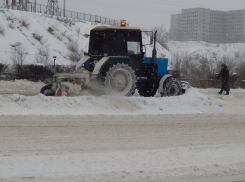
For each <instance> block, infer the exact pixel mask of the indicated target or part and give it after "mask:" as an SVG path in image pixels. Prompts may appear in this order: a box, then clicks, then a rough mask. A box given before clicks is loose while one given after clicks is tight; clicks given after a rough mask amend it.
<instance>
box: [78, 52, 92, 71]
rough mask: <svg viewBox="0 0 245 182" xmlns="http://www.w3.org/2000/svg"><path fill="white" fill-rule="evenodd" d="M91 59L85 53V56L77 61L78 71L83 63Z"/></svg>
mask: <svg viewBox="0 0 245 182" xmlns="http://www.w3.org/2000/svg"><path fill="white" fill-rule="evenodd" d="M89 59H90V57H89V56H86V55H84V56H83V58H82V59H81V60H80V61H79V62H78V63H77V65H76V68H75V69H76V71H78V70H79V69H81V68H82V66H83V64H84V63H85V62H86V61H88V60H89Z"/></svg>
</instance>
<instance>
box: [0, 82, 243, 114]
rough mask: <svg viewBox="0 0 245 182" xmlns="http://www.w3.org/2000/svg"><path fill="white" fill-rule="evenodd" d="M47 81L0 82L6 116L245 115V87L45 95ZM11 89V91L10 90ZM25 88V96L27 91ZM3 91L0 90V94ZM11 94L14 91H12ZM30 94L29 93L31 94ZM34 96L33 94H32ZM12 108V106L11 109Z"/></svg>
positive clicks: (1, 103) (0, 104) (3, 111)
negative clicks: (165, 93)
mask: <svg viewBox="0 0 245 182" xmlns="http://www.w3.org/2000/svg"><path fill="white" fill-rule="evenodd" d="M43 85H44V84H43V83H41V82H38V83H32V82H29V81H26V80H17V81H15V82H6V81H0V88H1V89H0V90H1V92H2V93H3V92H4V91H5V93H9V94H5V95H0V108H1V110H0V114H4V115H98V114H104V115H118V114H119V115H141V114H195V113H241V114H245V97H244V95H245V90H243V89H235V90H231V92H230V93H231V94H230V95H229V96H226V95H218V91H219V90H218V89H196V88H190V89H189V90H188V91H187V93H186V94H184V95H181V96H177V97H153V98H144V97H139V96H138V95H137V94H135V95H134V96H133V97H116V96H109V95H104V96H91V95H84V96H78V97H46V96H44V95H42V94H40V93H39V91H40V89H41V88H42V86H43ZM11 89H12V92H11ZM24 90H26V94H25V95H27V96H25V95H20V93H21V94H24V93H25V91H24ZM1 92H0V93H1ZM10 93H12V94H10ZM28 95H29V96H28ZM30 95H33V96H30ZM9 108H11V109H9Z"/></svg>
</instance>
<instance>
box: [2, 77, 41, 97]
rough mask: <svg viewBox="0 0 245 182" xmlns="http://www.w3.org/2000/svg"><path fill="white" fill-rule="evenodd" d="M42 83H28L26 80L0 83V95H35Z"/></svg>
mask: <svg viewBox="0 0 245 182" xmlns="http://www.w3.org/2000/svg"><path fill="white" fill-rule="evenodd" d="M43 86H45V84H44V83H43V82H30V81H28V80H14V81H4V80H1V81H0V94H13V93H14V94H22V95H37V94H38V93H39V92H40V88H42V87H43Z"/></svg>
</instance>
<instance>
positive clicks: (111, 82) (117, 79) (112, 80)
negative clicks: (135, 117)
mask: <svg viewBox="0 0 245 182" xmlns="http://www.w3.org/2000/svg"><path fill="white" fill-rule="evenodd" d="M102 75H103V76H102ZM101 76H102V78H101V80H102V83H103V85H104V87H105V94H114V95H119V96H132V95H133V94H134V92H135V89H136V75H135V72H134V70H133V68H132V67H131V66H129V65H128V64H127V63H114V64H112V65H110V66H108V67H106V68H105V69H104V70H103V73H102V74H101Z"/></svg>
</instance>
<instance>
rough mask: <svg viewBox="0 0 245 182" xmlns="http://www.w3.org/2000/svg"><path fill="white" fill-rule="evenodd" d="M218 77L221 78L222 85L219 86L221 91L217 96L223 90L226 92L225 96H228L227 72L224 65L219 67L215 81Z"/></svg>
mask: <svg viewBox="0 0 245 182" xmlns="http://www.w3.org/2000/svg"><path fill="white" fill-rule="evenodd" d="M220 77H222V82H221V83H222V84H221V90H220V92H219V94H220V95H221V94H222V93H223V91H224V90H225V91H226V94H225V95H229V91H230V88H229V84H228V81H229V70H228V68H227V66H226V65H225V64H222V65H221V71H220V73H219V75H218V76H217V78H216V79H217V80H218V79H219V78H220Z"/></svg>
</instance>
